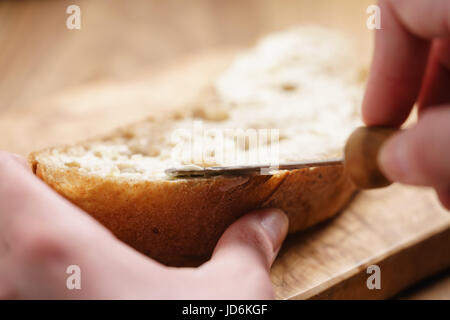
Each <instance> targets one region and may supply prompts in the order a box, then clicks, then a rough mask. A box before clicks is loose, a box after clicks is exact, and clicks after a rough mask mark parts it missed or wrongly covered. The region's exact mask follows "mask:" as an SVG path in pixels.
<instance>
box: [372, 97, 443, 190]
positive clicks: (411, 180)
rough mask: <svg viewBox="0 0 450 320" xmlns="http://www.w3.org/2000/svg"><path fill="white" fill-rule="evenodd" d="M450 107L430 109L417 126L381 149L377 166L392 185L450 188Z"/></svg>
mask: <svg viewBox="0 0 450 320" xmlns="http://www.w3.org/2000/svg"><path fill="white" fill-rule="evenodd" d="M449 123H450V105H446V106H440V107H436V108H430V109H429V110H427V111H425V112H424V113H423V115H422V117H421V118H420V120H419V122H418V123H417V124H416V125H415V126H414V127H412V128H411V129H408V130H406V131H403V132H401V133H399V134H396V135H395V136H394V137H392V138H391V139H389V140H388V141H387V142H386V144H385V145H384V146H383V148H382V150H381V152H380V157H379V163H380V167H381V169H382V170H383V172H384V173H385V174H386V175H387V177H388V178H389V179H391V180H393V181H399V182H403V183H408V184H415V185H425V186H433V187H435V188H437V189H442V190H445V189H447V188H448V187H449V186H450V148H449V137H450V126H449Z"/></svg>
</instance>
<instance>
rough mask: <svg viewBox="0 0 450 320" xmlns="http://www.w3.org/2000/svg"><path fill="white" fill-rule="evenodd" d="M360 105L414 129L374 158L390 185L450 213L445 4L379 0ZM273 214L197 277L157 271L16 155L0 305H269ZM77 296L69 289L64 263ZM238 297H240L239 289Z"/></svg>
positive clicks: (224, 243) (8, 193)
mask: <svg viewBox="0 0 450 320" xmlns="http://www.w3.org/2000/svg"><path fill="white" fill-rule="evenodd" d="M379 5H380V7H381V17H382V21H381V26H382V29H381V30H378V31H377V32H376V47H375V54H374V61H373V66H372V69H371V73H370V77H369V81H368V85H367V90H366V95H365V98H364V102H363V118H364V121H365V122H366V124H367V125H382V126H400V125H401V124H402V123H403V122H404V121H405V119H406V118H407V116H408V115H409V113H410V112H411V109H412V106H413V105H414V103H415V102H417V104H418V107H419V121H418V123H417V124H416V125H415V126H414V127H412V128H411V129H408V130H406V131H404V132H401V133H399V134H396V135H395V136H394V137H393V138H391V139H390V140H389V141H388V142H387V144H386V145H385V147H384V148H383V150H382V151H381V154H380V158H379V162H380V165H381V167H382V170H383V171H384V172H385V173H386V175H387V176H388V177H389V178H390V179H391V180H393V181H399V182H404V183H410V184H417V185H426V186H432V187H434V188H435V189H436V191H437V193H438V196H439V198H440V200H441V202H442V204H443V205H444V206H445V207H446V208H448V209H449V208H450V143H449V141H450V139H449V138H450V104H449V103H450V41H449V38H448V37H449V35H450V1H448V0H433V1H426V0H392V1H389V0H382V1H380V3H379ZM287 227H288V221H287V217H286V216H285V215H284V214H283V213H282V212H280V211H279V210H273V209H267V210H263V211H258V212H252V213H249V214H248V215H246V216H244V217H243V218H241V219H239V220H238V221H237V222H235V223H234V224H233V225H232V226H230V227H229V228H228V229H227V231H226V232H225V233H224V234H223V236H222V237H221V239H220V240H219V242H218V244H217V247H216V249H215V251H214V254H213V256H212V258H211V260H210V261H208V262H207V263H205V264H203V265H202V266H200V267H198V268H178V269H177V268H170V267H165V266H163V265H161V264H159V263H157V262H155V261H153V260H151V259H150V258H148V257H146V256H143V255H141V254H140V253H138V252H136V251H135V250H133V249H131V248H130V247H128V246H127V245H125V244H124V243H122V242H120V241H119V240H117V239H116V238H115V237H114V236H113V235H112V234H111V233H110V232H109V231H108V230H106V229H105V228H104V227H103V226H102V225H100V224H99V223H97V222H96V221H95V220H94V219H93V218H91V217H90V216H89V215H87V214H86V213H84V212H83V211H81V210H80V209H78V208H77V207H75V206H73V205H72V204H70V203H69V202H68V201H66V200H65V199H63V198H62V197H60V196H59V195H57V194H56V193H55V192H54V191H53V190H51V189H50V188H49V187H48V186H46V185H45V184H44V183H43V182H41V181H40V180H39V179H37V178H36V177H34V176H33V175H32V174H31V172H29V170H28V168H27V166H26V164H25V162H24V161H23V159H21V158H20V157H17V156H15V155H12V154H9V153H5V152H0V298H9V299H11V298H16V299H34V298H39V299H123V298H126V299H197V298H204V299H246V298H249V299H270V298H273V289H272V286H271V282H270V278H269V269H270V265H271V264H272V263H273V261H274V259H275V256H276V254H277V252H278V250H279V248H280V246H281V243H282V241H283V239H284V237H285V236H286V232H287ZM74 264H75V265H78V266H80V268H81V290H68V289H67V288H66V286H65V284H66V279H67V277H68V274H66V268H67V267H68V266H69V265H74ZM237 288H238V289H237Z"/></svg>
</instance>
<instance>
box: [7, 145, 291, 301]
mask: <svg viewBox="0 0 450 320" xmlns="http://www.w3.org/2000/svg"><path fill="white" fill-rule="evenodd" d="M287 229H288V220H287V217H286V215H285V214H284V213H282V212H281V211H280V210H276V209H266V210H260V211H255V212H251V213H249V214H247V215H245V216H244V217H242V218H241V219H239V220H238V221H236V222H235V223H234V224H233V225H231V226H230V227H229V228H228V229H227V230H226V231H225V233H224V234H223V236H222V237H221V238H220V240H219V242H218V244H217V246H216V248H215V250H214V253H213V256H212V258H211V260H210V261H208V262H206V263H205V264H203V265H202V266H200V267H198V268H173V267H166V266H163V265H161V264H159V263H157V262H156V261H154V260H152V259H150V258H149V257H147V256H144V255H142V254H140V253H139V252H137V251H136V250H134V249H132V248H131V247H129V246H127V245H126V244H124V243H122V242H121V241H119V240H118V239H116V238H115V237H114V236H113V235H112V234H111V233H110V232H109V231H108V230H107V229H106V228H104V227H103V226H102V225H101V224H99V223H98V222H97V221H96V220H94V219H93V218H92V217H90V216H89V215H88V214H87V213H85V212H83V211H82V210H80V209H79V208H77V207H75V206H74V205H72V204H71V203H70V202H68V201H67V200H65V199H64V198H62V197H61V196H59V195H58V194H57V193H56V192H54V191H53V190H52V189H50V188H49V187H48V186H47V185H45V184H44V183H43V182H42V181H41V180H39V179H38V178H36V177H35V176H34V175H33V174H32V173H31V171H30V170H29V169H28V167H27V165H26V163H25V161H24V159H22V158H21V157H18V156H16V155H13V154H9V153H6V152H0V298H2V299H272V298H273V289H272V284H271V281H270V277H269V269H270V266H271V264H272V262H273V261H274V259H275V256H276V254H277V253H278V250H279V249H280V246H281V243H282V242H283V240H284V238H285V236H286V233H287ZM70 265H77V266H79V267H80V270H81V289H80V290H78V289H73V290H69V289H68V288H67V286H66V281H67V278H68V277H69V276H70V274H67V273H66V270H67V267H68V266H70ZM237 288H238V289H237Z"/></svg>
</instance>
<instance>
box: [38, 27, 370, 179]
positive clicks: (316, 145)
mask: <svg viewBox="0 0 450 320" xmlns="http://www.w3.org/2000/svg"><path fill="white" fill-rule="evenodd" d="M357 61H358V60H357V59H356V58H355V57H354V56H353V54H352V47H351V42H350V41H349V40H348V39H346V38H345V37H344V36H343V35H341V34H340V33H338V32H335V31H331V30H326V29H321V28H313V27H301V28H295V29H291V30H287V31H283V32H279V33H275V34H272V35H269V36H267V37H266V38H263V39H262V40H261V41H260V42H259V43H258V44H257V46H256V47H255V48H253V49H251V50H249V51H247V52H245V53H243V54H242V55H241V56H239V57H238V58H236V59H235V61H234V62H233V63H232V64H231V66H230V67H229V68H228V69H227V70H225V71H224V72H223V73H222V74H221V76H220V77H219V78H218V79H217V80H216V82H215V84H214V89H213V98H212V99H207V100H205V101H204V103H203V104H202V105H200V106H198V107H195V108H192V109H189V110H186V111H184V112H181V113H177V114H175V115H173V116H172V117H171V118H170V120H166V121H164V122H161V121H159V120H156V119H152V118H149V119H147V120H146V121H143V122H141V123H138V124H134V125H132V126H129V127H127V128H124V129H120V130H118V131H117V132H116V133H114V134H113V135H111V136H109V137H105V138H102V139H97V140H92V141H89V142H86V143H83V144H80V145H75V146H72V147H64V148H55V149H51V150H49V151H48V152H44V153H40V154H37V156H36V160H37V161H38V162H39V163H41V164H42V165H45V166H49V167H57V168H59V169H64V170H77V171H78V172H79V173H80V174H88V175H91V174H92V175H100V176H104V177H120V178H125V179H150V180H152V179H168V177H167V176H166V175H165V173H164V170H165V169H167V168H170V167H180V166H184V165H191V164H194V165H198V166H211V165H239V164H248V160H249V154H251V152H252V150H251V149H252V148H255V145H254V144H249V143H248V141H247V140H245V139H244V140H239V139H236V136H235V135H233V133H230V131H231V132H236V130H238V131H239V130H241V131H244V132H246V130H248V129H252V130H255V131H257V132H258V133H259V132H264V130H267V131H266V133H268V134H269V137H268V138H267V139H263V138H261V137H260V136H258V137H257V140H258V146H259V147H261V145H266V146H267V147H271V146H272V144H273V141H272V140H271V139H270V134H271V132H272V131H270V130H274V129H275V130H278V131H277V132H278V140H277V143H278V145H277V150H278V151H277V153H278V154H277V156H278V158H279V161H280V162H290V161H299V160H307V159H327V158H334V157H339V156H341V153H342V148H343V145H344V143H345V140H346V138H347V137H348V135H349V134H350V132H351V131H352V130H353V128H355V127H356V126H358V125H360V114H359V106H360V103H361V98H362V88H363V82H364V69H363V68H361V66H360V65H359V64H358V62H357ZM200 127H201V130H199V128H200ZM233 130H234V131H233ZM258 130H259V131H258ZM205 132H206V135H205ZM186 134H187V135H190V139H192V140H191V141H190V142H191V143H188V142H186V141H183V139H185V136H186ZM220 135H221V139H222V140H220V141H221V144H222V145H223V150H222V151H221V152H223V154H222V156H221V157H217V154H214V153H215V152H217V151H216V150H215V149H214V148H210V149H211V150H209V151H208V150H207V152H210V153H212V154H210V155H209V156H207V157H206V156H205V148H203V149H202V150H200V149H198V148H196V147H195V146H192V144H193V143H192V141H193V140H195V141H202V142H203V146H205V145H210V146H211V145H217V140H215V139H217V136H220ZM180 146H183V148H188V149H189V150H188V151H190V154H189V157H186V154H187V151H186V150H187V149H180ZM199 153H200V154H199ZM230 154H232V155H233V156H231V157H227V155H230ZM214 156H216V157H214ZM217 158H219V160H220V161H217ZM242 159H246V161H247V162H246V163H242V161H243V160H242ZM250 160H252V161H253V162H255V161H256V162H260V163H262V162H267V161H265V160H267V159H261V158H258V159H256V160H255V159H254V158H252V159H250Z"/></svg>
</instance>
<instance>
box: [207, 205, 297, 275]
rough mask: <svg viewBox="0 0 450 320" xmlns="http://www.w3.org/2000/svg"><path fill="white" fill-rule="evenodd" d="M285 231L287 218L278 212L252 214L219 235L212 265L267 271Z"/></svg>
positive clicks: (284, 235) (269, 211)
mask: <svg viewBox="0 0 450 320" xmlns="http://www.w3.org/2000/svg"><path fill="white" fill-rule="evenodd" d="M287 229H288V219H287V216H286V215H285V214H284V213H283V212H282V211H280V210H278V209H264V210H260V211H254V212H252V213H249V214H248V215H246V216H244V217H242V218H240V219H239V220H238V221H236V222H235V223H233V224H232V225H231V226H230V227H229V228H228V229H227V230H226V231H225V233H224V234H223V235H222V237H221V238H220V240H219V242H218V243H217V246H216V248H215V250H214V253H213V257H212V261H214V262H215V263H223V262H225V263H226V264H228V263H229V262H230V261H231V262H233V263H235V264H239V265H244V266H249V267H254V268H255V269H256V268H258V267H260V268H263V269H264V270H269V268H270V266H271V265H272V263H273V261H274V260H275V257H276V255H277V253H278V250H279V249H280V247H281V244H282V242H283V240H284V238H285V237H286V234H287Z"/></svg>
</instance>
